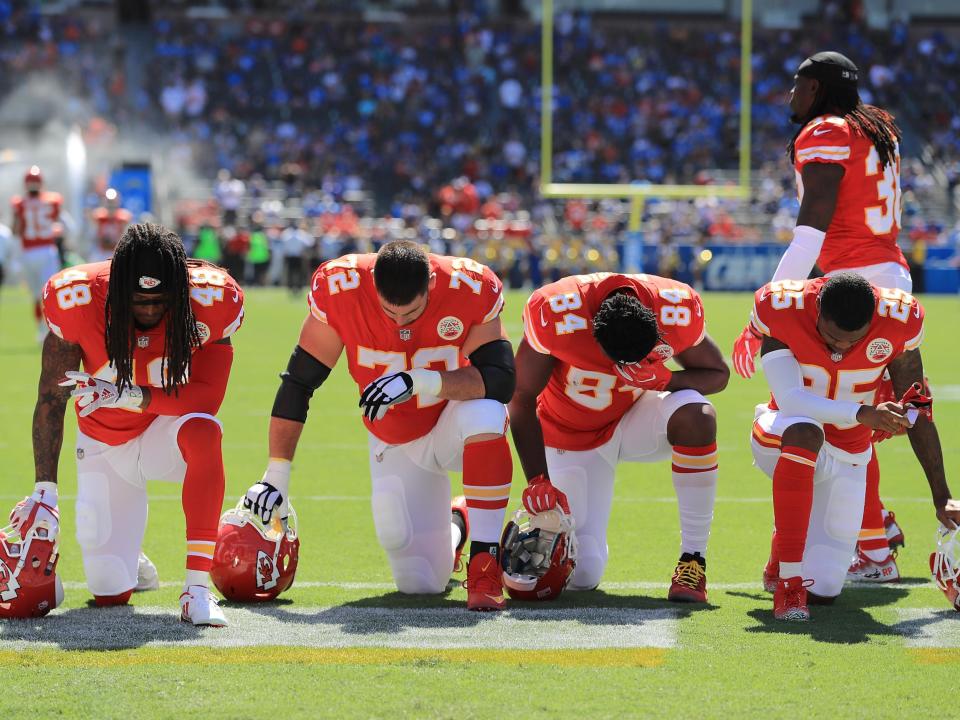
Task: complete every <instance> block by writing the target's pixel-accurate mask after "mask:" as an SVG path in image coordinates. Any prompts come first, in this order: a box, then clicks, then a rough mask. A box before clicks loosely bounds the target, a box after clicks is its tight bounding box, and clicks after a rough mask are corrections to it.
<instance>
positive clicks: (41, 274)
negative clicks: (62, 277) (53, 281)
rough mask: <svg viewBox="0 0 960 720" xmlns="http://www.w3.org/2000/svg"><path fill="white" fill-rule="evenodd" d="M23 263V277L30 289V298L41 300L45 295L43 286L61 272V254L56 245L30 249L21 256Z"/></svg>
mask: <svg viewBox="0 0 960 720" xmlns="http://www.w3.org/2000/svg"><path fill="white" fill-rule="evenodd" d="M20 260H21V262H22V263H23V277H24V279H25V280H26V281H27V287H29V288H30V296H31V297H32V298H33V299H34V300H39V299H40V296H41V295H43V286H44V285H46V284H47V280H49V279H50V276H51V275H56V274H57V273H58V272H60V254H59V253H58V252H57V246H56V245H41V246H39V247H32V248H28V249H26V250H24V251H23V253H22V255H21V256H20Z"/></svg>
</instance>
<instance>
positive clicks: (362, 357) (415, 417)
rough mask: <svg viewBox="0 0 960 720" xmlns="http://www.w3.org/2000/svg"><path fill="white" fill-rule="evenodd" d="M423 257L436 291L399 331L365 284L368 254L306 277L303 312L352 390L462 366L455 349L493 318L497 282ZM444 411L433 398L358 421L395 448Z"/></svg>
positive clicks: (468, 263) (369, 274)
mask: <svg viewBox="0 0 960 720" xmlns="http://www.w3.org/2000/svg"><path fill="white" fill-rule="evenodd" d="M429 257H430V263H431V269H432V271H433V272H434V273H435V274H436V277H437V284H436V287H435V288H433V289H432V290H431V291H430V300H429V303H428V305H427V308H426V310H425V311H424V313H423V314H422V315H421V316H420V317H419V318H417V319H416V320H415V321H414V322H412V323H410V324H409V325H404V326H402V327H398V326H397V324H396V323H394V322H393V321H392V320H390V319H389V318H388V317H387V316H386V315H384V313H383V309H382V307H381V306H380V301H379V296H378V295H377V289H376V287H375V285H374V283H373V265H374V261H375V260H376V255H372V254H370V255H346V256H345V257H342V258H339V259H337V260H331V261H329V262H326V263H324V264H323V265H321V266H320V267H319V268H318V269H317V271H316V272H315V273H314V274H313V282H312V285H311V290H310V292H309V294H308V295H307V301H308V303H309V306H310V313H311V314H312V315H313V317H314V318H316V319H317V320H319V321H320V322H323V323H326V324H328V325H329V326H330V327H332V328H333V329H334V330H335V331H336V332H337V335H338V336H339V337H340V340H341V341H342V342H343V344H344V347H345V348H346V353H347V364H348V368H349V370H350V376H351V377H352V378H353V379H354V380H355V381H356V383H357V387H358V388H359V389H360V390H363V389H364V388H365V387H366V386H367V385H368V384H369V383H371V382H372V381H374V380H376V379H377V378H378V377H380V376H381V375H384V374H386V373H391V372H400V371H403V370H409V369H413V368H426V369H430V370H456V369H457V368H461V367H466V366H467V365H469V364H470V363H469V361H468V360H467V358H465V357H464V356H463V354H462V352H461V349H462V348H463V344H464V342H465V341H466V339H467V336H468V335H469V334H470V330H471V329H472V328H473V327H474V326H476V325H482V324H483V323H487V322H490V321H491V320H493V319H495V318H497V317H499V316H500V312H501V310H503V283H501V282H500V279H499V278H498V277H497V276H496V275H495V274H494V273H493V271H492V270H490V269H489V268H487V267H485V266H483V265H480V264H479V263H477V262H474V261H473V260H468V259H465V258H455V257H446V256H440V255H430V256H429ZM446 405H447V401H446V400H441V399H439V398H424V397H420V398H414V399H413V400H411V401H409V402H406V403H402V404H400V405H395V406H393V407H391V408H390V410H389V412H387V414H386V417H384V418H383V419H381V420H378V421H376V422H372V421H370V420H368V419H367V418H364V419H363V421H364V424H365V425H366V426H367V429H368V430H369V431H370V432H371V433H373V434H374V435H375V436H376V437H377V438H379V439H380V440H382V441H384V442H386V443H389V444H391V445H400V444H403V443H406V442H410V441H411V440H415V439H417V438H419V437H422V436H423V435H426V434H427V433H428V432H430V430H431V429H433V427H434V425H436V424H437V419H438V418H439V417H440V414H441V413H442V412H443V409H444V408H445V407H446Z"/></svg>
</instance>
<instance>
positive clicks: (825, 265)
mask: <svg viewBox="0 0 960 720" xmlns="http://www.w3.org/2000/svg"><path fill="white" fill-rule="evenodd" d="M795 152H796V154H795V156H794V169H795V170H796V173H797V194H798V196H799V198H800V200H801V201H802V200H803V180H802V179H801V173H802V172H803V166H804V165H806V164H807V163H809V162H816V163H834V164H838V165H841V166H843V169H844V175H843V180H842V181H841V183H840V191H839V194H838V196H837V206H836V210H834V213H833V219H832V220H831V221H830V226H829V227H828V228H827V231H826V237H825V238H824V241H823V248H822V249H821V250H820V256H819V258H818V259H817V264H818V265H819V266H820V269H821V270H823V272H824V273H831V272H836V271H838V270H850V269H854V268H865V267H868V266H871V265H879V264H881V263H898V264H899V265H902V266H903V267H904V268H907V261H906V260H905V259H904V257H903V253H902V252H901V251H900V248H899V247H898V246H897V235H898V234H899V232H900V212H901V193H900V153H899V151H898V152H897V153H896V155H895V160H894V165H892V166H891V165H887V166H886V167H880V156H879V155H878V153H877V149H876V148H875V147H874V146H873V143H872V142H871V141H870V139H869V138H867V137H865V136H863V135H860V134H859V133H856V132H853V131H852V130H851V129H850V126H849V124H848V123H847V121H846V120H844V119H843V118H841V117H837V116H832V115H824V116H822V117H818V118H814V119H813V120H811V121H810V122H809V123H807V125H806V126H805V127H804V128H803V130H801V131H800V134H799V135H798V136H797V140H796V143H795ZM861 274H863V273H861ZM866 277H867V280H869V281H870V282H872V283H874V284H876V283H877V281H876V280H875V279H874V278H872V277H870V276H869V275H866ZM903 289H906V290H909V288H903Z"/></svg>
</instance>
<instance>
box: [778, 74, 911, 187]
mask: <svg viewBox="0 0 960 720" xmlns="http://www.w3.org/2000/svg"><path fill="white" fill-rule="evenodd" d="M820 115H839V116H840V117H842V118H843V119H844V120H846V121H847V123H849V125H850V127H851V128H852V129H853V131H854V132H855V133H857V134H858V135H862V136H863V137H866V138H867V139H868V140H870V142H871V143H873V146H874V147H875V148H876V149H877V154H878V155H879V156H880V167H881V168H882V167H886V166H887V165H891V164H892V163H893V159H894V154H895V152H896V145H897V143H899V142H900V141H901V140H902V139H903V133H902V132H901V131H900V128H899V127H898V126H897V123H896V120H895V119H894V117H893V115H891V114H890V113H888V112H887V111H886V110H883V109H881V108H878V107H876V106H875V105H867V104H866V103H864V102H863V101H862V100H861V99H860V96H859V94H858V93H857V89H856V87H845V86H842V85H835V84H834V85H831V84H829V83H825V82H821V83H820V87H819V88H818V89H817V96H816V98H814V101H813V105H812V106H811V107H810V112H809V114H808V115H807V117H806V118H805V119H804V121H803V124H802V125H801V126H800V129H799V130H797V132H796V133H795V134H794V136H793V137H792V138H791V139H790V144H789V145H787V155H788V156H789V157H790V162H791V163H793V162H794V160H795V159H796V150H795V145H796V143H797V137H799V135H800V133H801V132H803V128H805V127H806V126H807V123H809V122H810V121H811V120H813V118H815V117H819V116H820Z"/></svg>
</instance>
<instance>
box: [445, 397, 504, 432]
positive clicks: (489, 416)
mask: <svg viewBox="0 0 960 720" xmlns="http://www.w3.org/2000/svg"><path fill="white" fill-rule="evenodd" d="M457 425H458V426H459V428H460V436H461V437H462V438H463V439H464V440H466V439H467V438H468V437H473V436H474V435H503V434H504V433H505V432H506V430H507V406H506V405H504V404H503V403H499V402H497V401H496V400H485V399H481V400H464V401H463V402H461V403H460V406H459V407H458V408H457Z"/></svg>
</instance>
